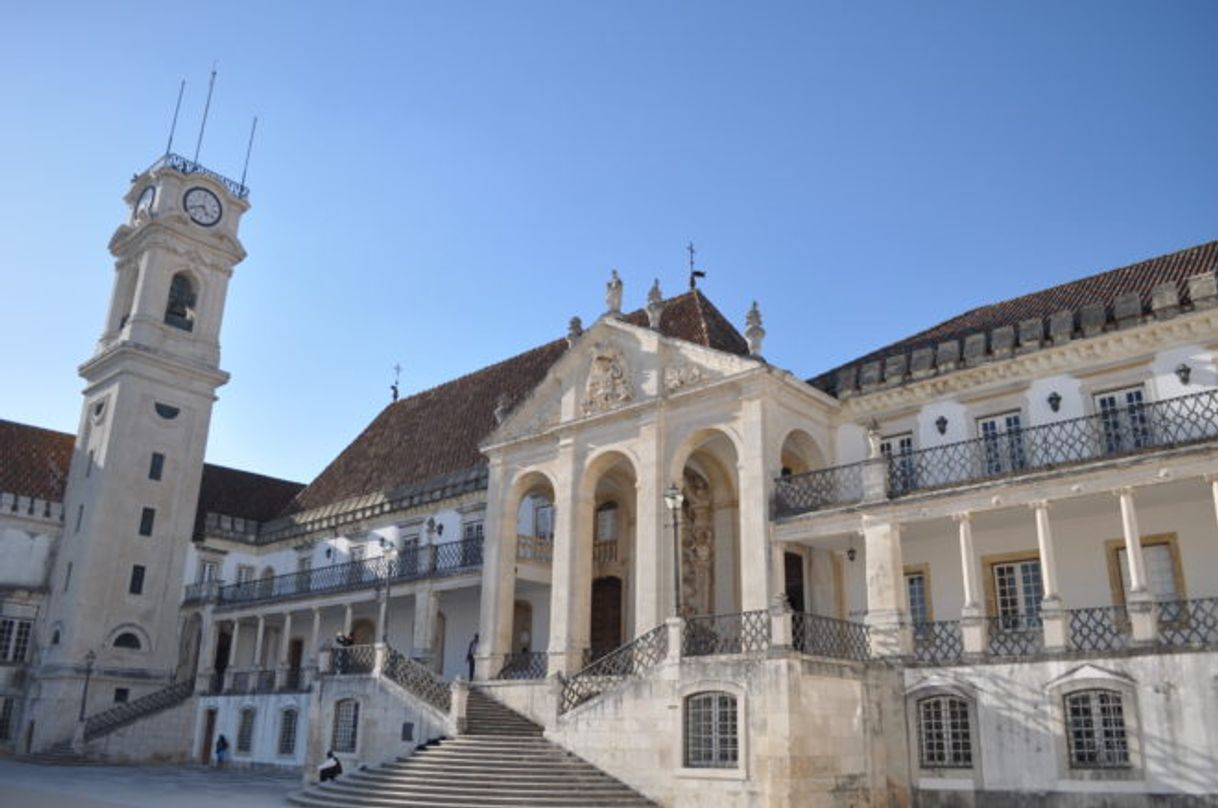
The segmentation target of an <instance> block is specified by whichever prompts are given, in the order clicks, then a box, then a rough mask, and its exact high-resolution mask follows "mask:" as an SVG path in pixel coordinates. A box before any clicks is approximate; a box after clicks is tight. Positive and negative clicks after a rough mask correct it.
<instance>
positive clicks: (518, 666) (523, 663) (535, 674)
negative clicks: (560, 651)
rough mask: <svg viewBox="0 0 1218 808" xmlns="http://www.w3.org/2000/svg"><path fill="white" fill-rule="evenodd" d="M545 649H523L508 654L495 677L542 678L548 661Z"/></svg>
mask: <svg viewBox="0 0 1218 808" xmlns="http://www.w3.org/2000/svg"><path fill="white" fill-rule="evenodd" d="M549 656H550V655H549V654H547V653H546V652H545V651H524V652H521V653H519V654H508V656H507V659H506V660H504V662H503V667H502V668H500V669H499V674H498V675H497V676H496V677H495V678H496V679H544V678H546V668H547V663H548V661H549Z"/></svg>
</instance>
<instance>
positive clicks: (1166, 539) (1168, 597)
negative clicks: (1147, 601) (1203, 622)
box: [1108, 534, 1185, 622]
mask: <svg viewBox="0 0 1218 808" xmlns="http://www.w3.org/2000/svg"><path fill="white" fill-rule="evenodd" d="M1141 542H1142V565H1143V567H1144V568H1145V570H1146V588H1147V589H1149V590H1150V594H1151V596H1152V597H1153V598H1154V599H1155V600H1156V601H1158V603H1159V619H1160V621H1165V622H1170V621H1172V620H1176V619H1179V618H1180V617H1182V616H1183V615H1182V614H1181V613H1180V610H1181V609H1182V608H1183V607H1182V605H1181V604H1180V603H1179V601H1182V600H1183V599H1184V598H1185V594H1184V568H1183V566H1182V565H1181V563H1180V552H1179V550H1178V548H1177V547H1176V537H1175V536H1174V535H1172V534H1164V535H1159V536H1143V537H1142V539H1141ZM1108 572H1109V576H1110V579H1111V585H1112V594H1113V599H1114V600H1113V602H1114V603H1116V604H1117V605H1118V606H1121V605H1124V604H1126V603H1128V602H1129V556H1128V554H1127V553H1126V552H1125V542H1124V540H1122V539H1113V540H1111V541H1109V542H1108Z"/></svg>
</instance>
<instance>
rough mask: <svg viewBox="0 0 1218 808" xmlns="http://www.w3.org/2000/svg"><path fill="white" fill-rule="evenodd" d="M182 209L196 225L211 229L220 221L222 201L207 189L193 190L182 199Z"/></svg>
mask: <svg viewBox="0 0 1218 808" xmlns="http://www.w3.org/2000/svg"><path fill="white" fill-rule="evenodd" d="M182 207H183V208H185V209H186V215H188V216H189V217H190V219H191V221H193V222H194V223H195V224H200V225H203V226H204V227H211V226H212V225H213V224H215V223H216V222H218V221H220V213H221V208H220V200H219V199H217V198H216V195H215V194H213V193H212V192H211V191H209V190H207V189H206V188H198V187H196V188H191V189H190V190H189V191H187V192H186V194H185V195H184V196H183V197H182Z"/></svg>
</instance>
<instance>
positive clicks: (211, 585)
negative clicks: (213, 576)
mask: <svg viewBox="0 0 1218 808" xmlns="http://www.w3.org/2000/svg"><path fill="white" fill-rule="evenodd" d="M222 586H224V582H223V581H219V580H211V581H199V582H197V583H193V584H187V585H186V591H185V592H184V593H183V595H182V605H183V606H188V605H191V604H195V603H210V602H212V601H214V600H216V599H217V598H219V596H220V587H222Z"/></svg>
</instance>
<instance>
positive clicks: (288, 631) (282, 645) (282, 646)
mask: <svg viewBox="0 0 1218 808" xmlns="http://www.w3.org/2000/svg"><path fill="white" fill-rule="evenodd" d="M291 647H292V613H291V612H284V613H283V636H282V637H280V638H279V672H278V673H277V674H276V676H275V680H276V682H277V683H278V686H279V687H281V688H286V687H287V686H288V651H289V650H290V649H291Z"/></svg>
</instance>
